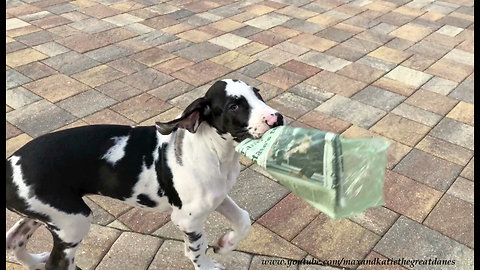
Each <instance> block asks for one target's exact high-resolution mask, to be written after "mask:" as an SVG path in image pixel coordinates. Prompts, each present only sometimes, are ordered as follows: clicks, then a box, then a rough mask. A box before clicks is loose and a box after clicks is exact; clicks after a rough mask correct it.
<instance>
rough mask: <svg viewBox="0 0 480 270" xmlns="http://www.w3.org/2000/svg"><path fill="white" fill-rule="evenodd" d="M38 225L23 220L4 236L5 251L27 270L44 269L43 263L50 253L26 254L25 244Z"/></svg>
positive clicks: (31, 220)
mask: <svg viewBox="0 0 480 270" xmlns="http://www.w3.org/2000/svg"><path fill="white" fill-rule="evenodd" d="M40 225H41V224H40V223H39V222H37V221H34V220H33V219H29V218H23V219H21V220H19V221H18V222H17V223H15V225H13V227H12V228H11V229H10V230H9V231H8V232H7V236H6V246H7V250H10V251H13V254H14V255H15V258H16V259H17V261H18V262H20V263H21V264H22V265H24V266H25V267H27V268H28V269H29V270H37V269H38V270H43V269H45V263H46V262H47V259H48V257H49V255H50V252H45V253H41V254H30V253H28V252H27V242H28V240H29V239H30V237H31V236H32V235H33V233H34V232H35V230H36V229H37V228H38V227H40Z"/></svg>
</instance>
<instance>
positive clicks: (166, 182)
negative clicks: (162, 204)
mask: <svg viewBox="0 0 480 270" xmlns="http://www.w3.org/2000/svg"><path fill="white" fill-rule="evenodd" d="M167 149H168V143H163V144H162V146H161V147H160V148H158V160H157V163H156V164H155V170H156V172H157V180H158V183H159V184H160V189H159V190H158V192H157V193H158V196H163V195H167V197H168V203H170V204H171V205H174V206H176V207H178V208H179V209H181V208H182V201H181V200H180V197H179V196H178V193H177V190H176V189H175V187H174V186H173V175H172V171H171V170H170V167H168V165H167Z"/></svg>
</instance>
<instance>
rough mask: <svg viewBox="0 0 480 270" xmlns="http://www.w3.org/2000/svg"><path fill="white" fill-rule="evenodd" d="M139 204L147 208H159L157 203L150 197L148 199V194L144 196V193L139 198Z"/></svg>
mask: <svg viewBox="0 0 480 270" xmlns="http://www.w3.org/2000/svg"><path fill="white" fill-rule="evenodd" d="M137 202H138V203H139V204H142V205H145V206H147V207H155V206H157V202H155V201H152V199H150V197H148V195H147V194H144V193H142V194H139V195H138V196H137Z"/></svg>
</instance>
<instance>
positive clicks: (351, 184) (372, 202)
mask: <svg viewBox="0 0 480 270" xmlns="http://www.w3.org/2000/svg"><path fill="white" fill-rule="evenodd" d="M389 145H390V143H389V142H388V141H385V140H382V139H379V138H362V139H350V140H346V139H343V138H342V137H340V136H339V135H338V134H335V133H331V132H325V131H320V130H315V129H306V128H298V127H289V126H280V127H276V128H273V129H270V130H269V131H267V132H266V133H265V134H264V135H263V136H262V138H260V139H257V140H254V139H246V140H244V141H242V142H241V143H240V144H239V145H238V146H237V147H236V149H235V150H236V151H237V152H239V153H240V154H242V155H244V156H245V157H247V158H248V159H250V160H252V161H253V162H255V163H257V164H258V165H260V166H261V167H263V168H265V169H266V170H267V171H268V172H269V173H270V174H271V175H272V176H273V177H274V178H275V179H277V180H278V182H279V183H280V184H282V185H283V186H285V187H286V188H288V189H289V190H291V191H292V192H293V193H295V194H297V195H298V196H299V197H300V198H302V199H303V200H305V201H307V202H308V203H310V204H311V205H312V206H314V207H315V208H317V209H318V210H320V211H322V212H323V213H325V214H327V215H328V216H330V217H331V218H334V219H338V218H345V217H349V216H353V215H355V214H358V213H361V212H363V211H365V210H366V209H367V208H370V207H375V206H381V205H383V204H384V203H385V201H384V197H383V180H384V176H385V168H386V164H387V149H388V146H389Z"/></svg>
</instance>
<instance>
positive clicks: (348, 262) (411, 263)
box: [261, 258, 455, 268]
mask: <svg viewBox="0 0 480 270" xmlns="http://www.w3.org/2000/svg"><path fill="white" fill-rule="evenodd" d="M261 264H262V265H283V266H287V267H290V266H294V265H324V266H334V267H349V266H351V267H354V266H359V265H400V266H406V267H410V268H415V266H417V265H422V266H425V265H431V266H455V260H442V259H438V258H433V259H431V258H429V259H405V258H398V259H380V258H372V259H363V260H352V259H345V258H341V259H333V260H317V259H315V258H312V259H305V258H304V259H302V260H291V259H262V262H261Z"/></svg>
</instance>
